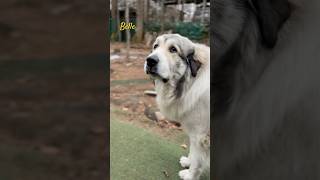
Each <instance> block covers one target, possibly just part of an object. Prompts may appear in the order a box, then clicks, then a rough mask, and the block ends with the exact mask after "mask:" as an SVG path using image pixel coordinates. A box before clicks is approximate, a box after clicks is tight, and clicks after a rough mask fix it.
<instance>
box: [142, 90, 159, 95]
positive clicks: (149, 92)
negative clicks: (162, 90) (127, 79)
mask: <svg viewBox="0 0 320 180" xmlns="http://www.w3.org/2000/svg"><path fill="white" fill-rule="evenodd" d="M144 94H146V95H149V96H157V92H156V91H152V90H146V91H144Z"/></svg>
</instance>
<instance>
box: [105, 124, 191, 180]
mask: <svg viewBox="0 0 320 180" xmlns="http://www.w3.org/2000/svg"><path fill="white" fill-rule="evenodd" d="M186 153H187V151H186V150H184V149H182V148H181V147H180V146H179V145H178V144H174V143H172V142H170V141H168V140H166V139H164V138H162V137H159V136H157V135H155V134H151V133H150V132H148V131H147V130H145V129H142V128H140V127H136V126H135V125H132V124H128V123H125V122H121V121H118V120H111V154H110V155H111V179H112V180H161V179H179V177H178V175H177V174H178V171H179V170H180V169H181V168H180V165H179V163H178V160H179V158H180V156H181V155H185V154H186ZM164 172H166V174H167V175H168V176H166V175H165V173H164Z"/></svg>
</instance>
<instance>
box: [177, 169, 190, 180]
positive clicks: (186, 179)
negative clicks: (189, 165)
mask: <svg viewBox="0 0 320 180" xmlns="http://www.w3.org/2000/svg"><path fill="white" fill-rule="evenodd" d="M179 177H180V179H182V180H194V179H193V176H192V174H191V172H190V171H189V169H185V170H181V171H179Z"/></svg>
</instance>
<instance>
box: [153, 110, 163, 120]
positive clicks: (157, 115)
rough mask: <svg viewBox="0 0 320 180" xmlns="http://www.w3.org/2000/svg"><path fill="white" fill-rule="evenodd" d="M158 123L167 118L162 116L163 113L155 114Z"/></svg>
mask: <svg viewBox="0 0 320 180" xmlns="http://www.w3.org/2000/svg"><path fill="white" fill-rule="evenodd" d="M154 114H155V115H156V119H157V121H161V120H165V119H166V118H165V117H164V116H163V115H162V114H161V112H159V111H158V112H155V113H154Z"/></svg>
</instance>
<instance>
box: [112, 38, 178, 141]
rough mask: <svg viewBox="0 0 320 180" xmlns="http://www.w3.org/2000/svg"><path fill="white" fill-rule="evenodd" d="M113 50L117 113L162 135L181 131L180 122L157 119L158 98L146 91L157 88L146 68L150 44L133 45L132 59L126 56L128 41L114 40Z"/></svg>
mask: <svg viewBox="0 0 320 180" xmlns="http://www.w3.org/2000/svg"><path fill="white" fill-rule="evenodd" d="M110 53H111V66H110V67H111V75H110V82H111V84H110V85H111V86H110V90H111V91H110V98H111V99H110V103H111V108H112V109H117V110H118V111H117V112H118V113H121V112H123V113H125V114H126V116H125V117H124V118H123V119H124V120H126V121H130V122H132V123H135V124H138V125H140V126H141V127H145V128H149V129H150V128H151V129H152V130H153V131H154V132H156V133H158V134H160V135H162V136H170V135H173V134H179V133H180V132H181V128H180V127H179V124H177V123H174V122H171V121H170V120H168V119H161V120H159V121H157V120H156V117H155V114H154V113H155V112H158V111H159V109H158V108H157V105H156V102H155V97H153V96H149V95H146V94H144V91H146V90H154V85H153V82H152V81H151V80H150V79H149V77H148V76H147V75H145V73H144V71H143V65H144V60H145V57H147V55H148V53H150V47H147V46H145V45H143V44H133V45H132V46H131V49H130V56H129V57H130V58H129V59H127V58H126V46H125V44H124V43H111V46H110ZM113 57H115V58H113Z"/></svg>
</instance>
